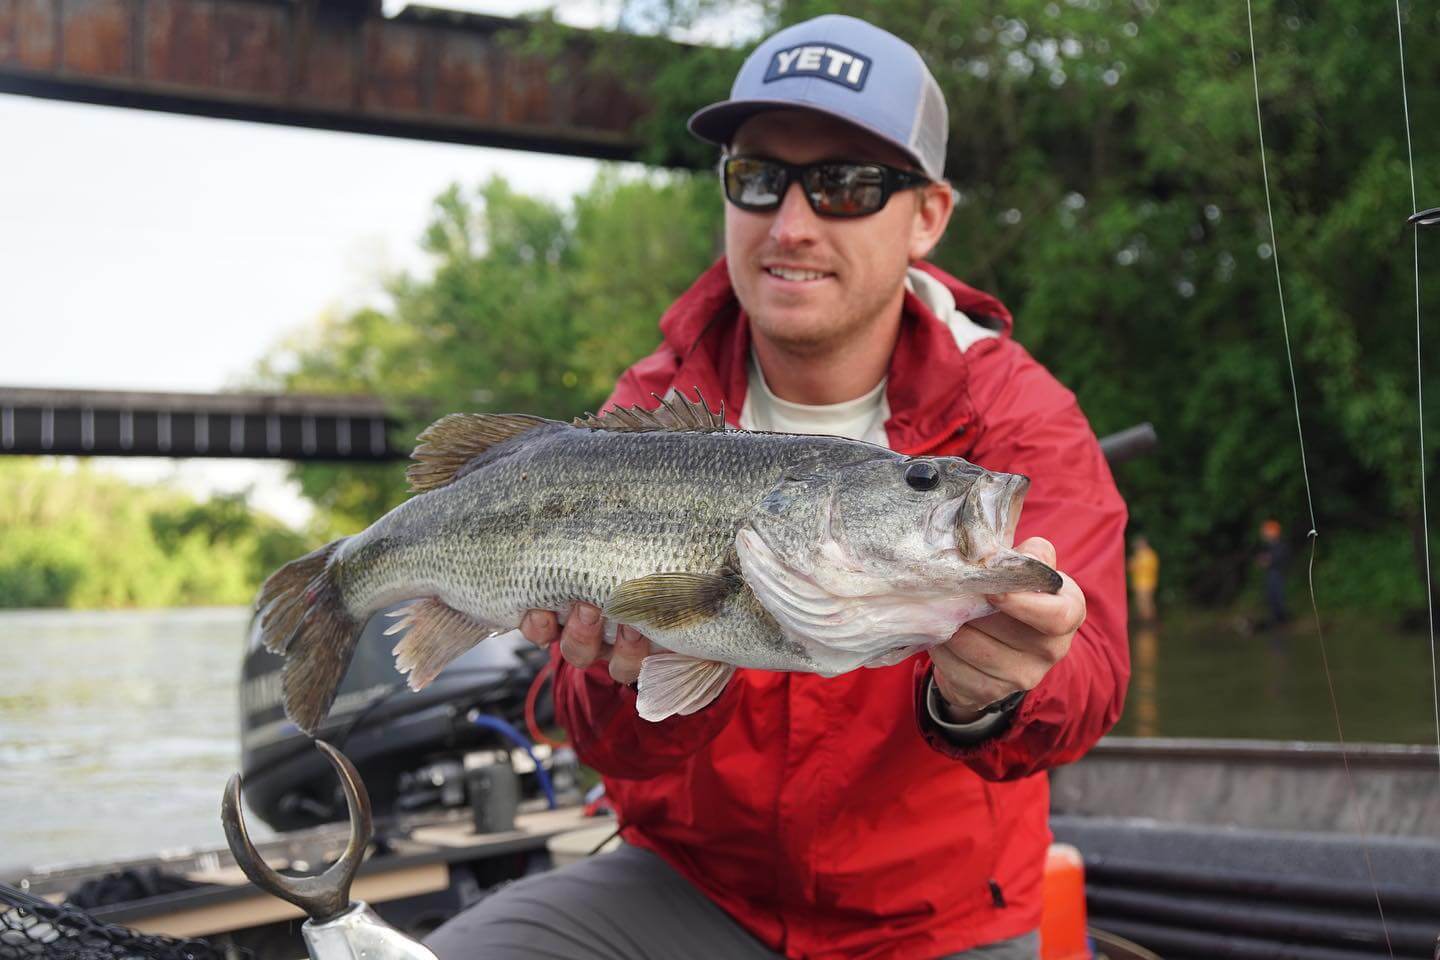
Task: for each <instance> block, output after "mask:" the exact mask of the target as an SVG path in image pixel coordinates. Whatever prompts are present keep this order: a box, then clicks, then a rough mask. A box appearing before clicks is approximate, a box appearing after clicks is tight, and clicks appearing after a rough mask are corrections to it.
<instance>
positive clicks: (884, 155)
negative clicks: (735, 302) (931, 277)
mask: <svg viewBox="0 0 1440 960" xmlns="http://www.w3.org/2000/svg"><path fill="white" fill-rule="evenodd" d="M730 153H732V154H734V155H737V156H758V157H767V158H771V159H776V160H785V161H788V162H790V163H812V162H815V161H820V160H856V161H878V162H881V163H887V164H890V165H891V166H895V167H901V168H907V169H908V168H913V167H914V164H913V163H912V162H910V161H909V160H908V158H906V156H905V154H904V153H902V152H901V151H900V150H898V149H896V148H895V147H893V146H891V145H890V144H888V143H886V142H884V141H883V140H880V139H879V138H877V137H874V136H872V135H870V134H868V133H866V132H865V131H863V130H861V129H859V128H858V127H853V126H851V125H849V124H847V123H843V122H841V121H839V120H835V119H832V118H830V117H826V116H824V115H823V114H819V113H814V112H811V111H807V110H775V111H771V112H768V113H762V114H758V115H756V116H754V117H752V118H750V119H749V120H747V121H746V122H745V123H744V124H743V125H742V126H741V127H740V129H739V130H738V131H737V132H736V134H735V138H734V140H733V142H732V143H731V145H730ZM922 189H925V190H926V191H927V193H930V194H932V200H933V202H934V203H940V204H941V205H942V206H943V207H944V210H943V216H942V217H941V220H940V222H939V224H938V229H936V225H935V223H934V220H935V217H936V213H935V211H934V210H927V209H926V205H927V204H928V203H930V202H931V201H927V204H922V203H921V202H920V197H919V193H920V192H919V191H911V190H906V191H899V192H896V193H894V194H892V195H891V196H890V201H889V202H888V203H887V204H886V205H885V206H884V208H883V209H881V210H879V211H878V212H876V213H874V214H871V215H869V216H865V217H855V218H851V219H833V218H825V217H821V216H819V215H817V214H816V213H815V212H814V211H813V210H811V209H810V204H809V202H808V201H806V199H805V195H804V193H803V191H802V189H801V187H800V185H799V184H798V183H792V184H790V186H789V188H788V191H787V192H786V195H785V197H784V199H783V201H782V202H781V204H780V207H779V209H777V210H773V211H770V212H768V213H750V212H747V211H745V210H741V209H739V208H738V207H736V206H734V205H733V204H731V203H728V202H727V203H726V204H725V254H726V258H727V260H728V263H729V268H730V282H731V284H732V285H733V286H734V288H735V292H736V295H737V296H738V297H739V298H740V303H741V305H742V306H743V307H744V308H745V312H746V313H747V314H749V316H750V321H751V323H752V324H753V325H754V327H755V330H756V332H757V334H759V335H762V336H764V337H766V338H767V339H769V340H771V341H772V342H774V343H775V344H776V345H777V346H780V347H782V348H785V349H788V350H793V351H796V352H801V353H821V352H825V351H826V350H827V349H828V348H830V347H832V346H833V345H834V344H835V343H837V342H843V341H844V340H845V339H847V337H849V336H852V335H853V334H854V333H855V332H856V331H858V330H862V329H864V328H866V327H868V326H870V325H871V324H874V323H876V322H878V321H879V320H881V319H882V318H885V317H887V316H889V315H890V311H892V310H898V307H899V303H900V300H901V298H902V297H903V295H904V294H903V291H902V288H903V285H904V281H905V270H906V268H907V267H908V266H909V264H910V261H911V260H912V259H919V258H920V257H922V256H924V255H925V253H927V252H928V251H929V248H930V246H931V245H932V244H933V243H934V242H935V240H937V239H938V238H939V234H940V231H943V229H944V220H946V219H948V216H949V207H950V205H949V203H948V188H946V187H930V188H922ZM942 191H943V192H944V194H945V197H944V200H945V201H947V202H943V203H942V202H941V201H940V200H939V199H938V198H934V197H933V195H934V194H936V193H939V192H942Z"/></svg>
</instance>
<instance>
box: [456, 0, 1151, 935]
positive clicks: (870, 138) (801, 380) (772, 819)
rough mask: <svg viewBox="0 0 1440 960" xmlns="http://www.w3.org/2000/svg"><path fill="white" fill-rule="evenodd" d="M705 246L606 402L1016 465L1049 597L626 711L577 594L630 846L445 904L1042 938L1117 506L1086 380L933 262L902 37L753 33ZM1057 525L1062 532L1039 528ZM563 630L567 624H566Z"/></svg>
mask: <svg viewBox="0 0 1440 960" xmlns="http://www.w3.org/2000/svg"><path fill="white" fill-rule="evenodd" d="M690 128H691V130H692V131H693V132H695V133H696V134H697V135H699V136H701V137H703V138H705V139H707V140H710V141H713V142H715V143H717V144H720V145H722V146H723V147H724V149H725V160H724V162H723V172H722V181H723V187H724V192H725V195H726V198H727V202H726V212H725V253H726V255H725V258H724V260H723V261H721V262H720V263H718V264H716V265H715V266H714V267H713V268H712V269H710V270H709V271H708V272H707V273H705V274H704V275H703V276H701V277H700V278H699V280H697V281H696V283H695V285H694V286H693V287H691V289H690V290H689V291H688V292H687V293H686V294H685V295H684V296H682V297H681V298H680V299H679V300H678V301H677V302H676V303H675V305H674V306H673V307H672V308H671V309H670V310H669V311H668V312H667V313H666V315H665V317H664V318H663V319H662V320H661V330H662V331H663V333H664V335H665V340H664V343H662V345H661V346H660V347H659V348H658V349H657V350H656V351H655V353H653V354H652V355H651V356H649V357H647V358H646V359H644V360H642V361H640V362H639V363H637V364H636V365H635V366H634V367H632V368H631V369H630V370H628V371H627V372H626V373H625V375H624V376H623V377H622V378H621V380H620V383H619V385H618V386H617V387H616V390H615V393H614V395H613V396H612V398H611V402H612V403H615V404H625V405H629V404H635V403H640V404H643V405H647V406H654V405H655V402H654V400H652V399H651V398H650V395H651V393H652V392H653V393H656V394H662V395H663V394H664V393H665V392H666V390H668V389H669V388H671V387H677V388H681V389H683V390H684V391H685V392H686V393H687V394H689V395H690V396H694V391H695V388H697V387H698V388H699V389H700V390H701V391H702V393H703V394H704V396H705V397H706V399H707V400H708V401H709V402H710V403H712V404H717V403H718V402H719V401H720V400H722V399H723V400H724V401H726V409H727V411H728V412H729V414H730V416H731V418H732V420H735V421H736V422H737V425H739V426H741V427H748V428H754V429H765V430H792V431H797V432H809V433H835V434H840V435H845V436H851V437H856V438H861V439H867V440H873V441H875V442H878V443H883V444H888V445H889V446H890V447H892V448H893V449H895V450H897V451H900V452H903V453H906V454H910V455H914V456H923V455H963V456H965V457H967V458H969V459H971V460H973V461H975V462H978V463H980V464H981V465H983V466H986V467H990V468H992V469H996V470H1004V471H1013V472H1019V473H1024V474H1027V475H1029V476H1030V477H1031V478H1032V481H1033V486H1032V487H1031V490H1030V493H1029V496H1028V497H1027V500H1026V503H1025V507H1024V512H1023V515H1022V518H1021V524H1020V527H1021V532H1022V534H1028V533H1031V532H1034V533H1039V534H1044V535H1045V536H1046V537H1048V538H1049V540H1045V539H1041V538H1040V537H1038V536H1032V537H1030V538H1029V539H1025V540H1024V542H1023V543H1021V544H1020V549H1021V550H1022V551H1024V552H1027V553H1029V554H1031V555H1032V556H1035V557H1037V558H1038V559H1041V560H1043V561H1045V562H1046V563H1049V564H1052V565H1054V566H1056V567H1057V569H1059V570H1060V571H1062V574H1063V575H1064V585H1063V587H1062V588H1061V590H1060V592H1059V593H1058V594H1056V595H1053V596H1052V595H1042V594H1034V593H1029V594H1012V595H1007V596H1002V597H997V598H995V599H994V603H995V606H996V607H997V609H998V611H999V612H997V613H995V614H994V615H992V616H990V617H986V618H983V619H982V620H979V621H975V622H972V623H970V624H967V625H965V626H963V627H961V628H960V629H959V630H957V632H956V633H955V635H954V636H953V637H952V638H951V639H950V640H949V641H948V642H947V643H946V644H944V645H942V646H939V647H936V648H935V649H933V650H932V651H930V652H929V653H928V654H919V655H917V656H915V657H913V658H911V659H910V660H907V661H905V662H903V663H900V664H897V665H895V666H892V667H887V668H882V669H873V670H871V669H866V670H858V671H855V672H853V673H850V674H845V675H843V676H840V677H835V678H832V679H824V678H821V677H818V676H812V675H802V674H787V673H770V672H764V671H754V670H742V671H740V672H739V673H737V674H736V676H735V678H734V679H733V680H732V681H731V682H730V684H729V686H728V687H727V689H726V690H725V692H724V693H723V694H722V695H721V696H720V697H719V698H718V699H717V700H716V701H715V702H714V703H712V704H710V705H709V706H708V707H706V708H704V709H702V710H700V711H699V712H697V713H695V714H692V715H690V716H683V717H680V716H677V717H672V718H670V719H668V720H665V721H663V722H661V723H650V722H647V721H645V720H643V719H641V718H640V717H639V716H638V715H637V714H636V710H635V692H634V691H633V689H631V687H630V684H631V683H632V682H633V681H634V680H635V679H636V677H637V676H638V674H639V664H640V661H641V660H642V659H643V657H644V656H645V655H646V654H647V653H648V652H649V651H650V645H649V642H648V641H647V640H646V639H645V638H643V637H641V636H639V635H637V634H636V633H634V632H633V631H631V630H630V629H629V628H624V627H622V628H621V629H620V630H619V632H618V635H617V637H616V641H615V643H614V646H613V648H612V647H607V645H606V644H605V643H604V641H603V637H602V632H601V631H602V624H601V623H600V620H599V612H598V611H597V610H595V609H594V608H593V607H586V606H577V608H576V609H574V610H572V611H571V613H570V615H569V617H568V618H567V619H566V622H565V626H564V630H563V632H562V631H561V630H560V629H559V627H558V626H557V624H556V620H555V617H554V616H553V615H551V614H548V613H542V612H538V611H532V612H531V614H530V615H528V616H527V618H526V621H525V625H524V630H525V633H526V636H527V637H529V638H530V639H531V641H532V642H535V643H538V644H540V645H542V646H544V645H548V646H550V647H551V648H552V649H555V648H558V655H557V658H556V663H557V670H556V679H555V699H556V706H557V710H558V713H559V717H560V721H561V723H562V724H563V725H564V726H565V728H566V729H567V730H568V731H569V734H570V737H571V739H572V740H573V742H574V745H575V747H576V749H577V751H578V752H579V754H580V756H581V758H582V759H583V760H584V761H585V762H586V763H588V764H589V765H591V766H592V767H594V768H595V769H596V770H598V771H600V772H601V773H602V774H603V775H604V776H605V782H606V786H607V789H608V791H609V794H610V796H611V798H612V800H613V801H614V804H615V807H616V809H617V812H618V815H619V820H620V824H621V828H622V833H623V835H624V837H625V839H626V841H627V842H628V843H627V846H626V847H625V848H624V849H623V850H622V851H620V852H617V853H613V854H606V855H602V856H599V857H594V858H591V859H590V860H588V861H586V862H583V863H581V864H578V865H576V866H574V867H570V868H566V869H564V870H560V871H556V872H553V873H549V874H544V875H540V876H537V877H532V878H528V879H526V880H524V881H521V882H519V883H517V884H514V885H513V886H511V887H509V888H507V889H506V890H504V891H502V892H500V893H498V894H496V895H494V896H492V897H490V898H489V899H487V900H485V901H482V903H480V904H479V905H478V906H477V907H475V908H474V909H472V910H471V911H469V912H467V913H466V914H462V915H461V916H460V917H458V918H457V919H455V920H454V921H452V922H451V923H449V924H447V925H446V926H445V927H442V928H441V929H440V930H438V931H437V932H436V934H435V935H434V937H433V939H432V946H434V947H435V949H436V950H437V952H438V953H439V954H440V956H441V957H442V960H451V958H456V960H458V958H461V957H468V956H473V957H476V958H481V957H504V958H510V957H517V958H518V957H605V958H612V957H613V958H622V957H623V958H630V957H646V958H652V957H653V958H661V957H686V958H692V957H693V958H710V957H715V958H720V957H725V958H730V957H739V958H773V957H775V956H786V957H797V958H798V957H815V958H830V957H835V958H838V957H887V958H889V957H893V958H916V960H920V958H925V960H930V958H936V957H952V958H958V957H964V958H981V957H985V958H992V960H1019V958H1026V960H1034V958H1035V957H1037V956H1038V947H1037V938H1036V935H1035V930H1036V928H1037V927H1038V924H1039V919H1040V882H1041V874H1042V865H1043V861H1044V857H1045V852H1046V848H1047V845H1048V843H1049V839H1050V838H1049V831H1048V828H1047V824H1046V815H1047V808H1048V784H1047V780H1046V776H1045V774H1044V773H1043V772H1042V771H1043V770H1045V769H1046V768H1047V767H1050V766H1053V765H1055V764H1058V763H1064V762H1068V761H1071V760H1074V759H1076V758H1077V757H1079V756H1081V755H1082V754H1083V753H1084V752H1085V751H1086V750H1087V749H1088V748H1089V747H1090V745H1091V744H1093V743H1094V741H1095V740H1096V739H1097V738H1098V737H1099V736H1100V735H1101V734H1102V733H1103V732H1104V731H1105V730H1106V729H1108V728H1109V727H1110V725H1111V724H1112V723H1113V722H1114V721H1115V719H1116V717H1117V716H1118V714H1119V711H1120V706H1121V701H1122V697H1123V691H1124V687H1125V681H1126V677H1127V675H1128V670H1129V664H1128V652H1127V644H1126V637H1125V613H1126V611H1125V606H1126V601H1125V582H1124V576H1125V568H1124V544H1123V539H1122V537H1123V531H1124V526H1125V509H1124V505H1123V504H1122V502H1121V500H1120V498H1119V496H1118V494H1117V493H1116V491H1115V488H1114V485H1113V483H1112V481H1111V478H1110V475H1109V472H1108V470H1107V468H1106V466H1105V463H1104V460H1103V458H1102V456H1101V453H1100V450H1099V447H1098V445H1097V444H1096V442H1095V439H1094V435H1093V434H1092V432H1091V431H1090V428H1089V426H1088V424H1087V423H1086V421H1085V419H1084V417H1083V415H1082V414H1081V413H1080V411H1079V409H1078V407H1077V406H1076V404H1075V400H1074V397H1073V396H1072V395H1071V394H1070V393H1069V392H1068V391H1066V390H1065V389H1064V388H1062V387H1061V386H1060V385H1059V384H1057V383H1056V382H1055V381H1054V380H1053V379H1052V378H1051V377H1050V376H1049V374H1048V373H1046V372H1045V370H1044V369H1043V368H1041V367H1040V366H1039V365H1038V364H1037V363H1035V361H1034V360H1032V359H1031V358H1030V357H1029V356H1028V355H1027V354H1026V353H1025V352H1024V350H1022V349H1021V348H1020V347H1019V346H1017V345H1016V344H1015V343H1014V341H1013V340H1011V339H1010V335H1009V334H1010V326H1011V320H1010V315H1009V313H1008V311H1007V310H1006V309H1005V307H1004V306H1003V305H1002V304H1001V303H1000V302H999V301H997V300H996V299H994V298H993V297H990V296H988V295H986V294H984V293H981V292H979V291H977V290H973V289H971V288H970V287H967V286H965V285H964V284H962V283H960V282H959V281H957V280H955V279H953V278H951V277H949V276H947V275H945V274H943V273H941V272H940V271H939V270H937V269H935V268H933V267H931V266H928V265H926V264H924V263H922V262H921V261H922V258H923V257H924V256H925V255H926V254H927V253H928V252H929V251H930V249H931V248H932V247H933V246H934V245H935V243H936V242H937V241H938V240H939V238H940V236H941V234H942V233H943V231H944V229H945V226H946V224H947V222H948V220H949V217H950V214H951V209H952V204H953V193H952V191H951V189H950V187H949V185H948V184H946V183H945V182H944V180H943V169H942V168H943V162H944V156H945V141H946V110H945V104H944V100H943V97H942V96H941V94H940V91H939V89H938V87H937V86H936V84H935V81H934V80H933V79H932V78H931V76H930V74H929V71H928V70H927V69H926V68H925V65H924V63H923V62H922V61H921V59H920V57H919V55H918V54H917V53H916V52H915V50H914V49H913V48H911V47H910V46H909V45H908V44H906V43H904V42H903V41H901V40H900V39H898V38H896V37H894V36H892V35H890V34H888V33H885V32H884V31H881V30H879V29H877V28H875V27H873V26H870V25H869V24H866V23H863V22H861V21H859V20H855V19H852V18H849V17H839V16H825V17H820V18H817V19H815V20H811V21H809V22H807V23H803V24H800V25H797V26H794V27H791V28H788V29H786V30H783V31H781V32H780V33H778V34H776V35H775V36H773V37H771V38H769V39H768V40H766V41H765V42H764V43H762V44H761V45H760V47H759V48H758V49H757V50H756V51H755V52H754V53H753V54H752V55H751V56H750V58H749V59H748V60H747V61H746V63H745V65H744V66H743V67H742V68H741V70H740V73H739V75H738V76H737V78H736V80H735V83H734V86H733V88H732V91H731V97H730V99H729V100H728V101H725V102H723V103H720V104H716V105H713V106H711V107H708V108H706V109H705V110H702V111H700V112H699V113H697V114H696V115H695V116H694V117H693V118H691V121H690ZM1052 544H1053V545H1052ZM557 641H558V642H557Z"/></svg>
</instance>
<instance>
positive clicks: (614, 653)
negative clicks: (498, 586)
mask: <svg viewBox="0 0 1440 960" xmlns="http://www.w3.org/2000/svg"><path fill="white" fill-rule="evenodd" d="M520 632H521V633H523V634H524V635H525V639H526V640H529V641H530V642H531V643H533V644H535V646H537V647H539V648H540V649H541V650H546V649H549V647H550V644H552V643H554V642H555V641H556V640H559V641H560V655H561V656H562V657H564V658H565V662H566V663H568V664H570V665H571V666H572V667H576V668H578V669H580V670H587V669H589V667H590V665H591V664H593V663H595V661H597V660H609V661H610V676H611V677H612V678H613V679H614V680H615V682H616V683H634V682H635V681H636V679H638V678H639V676H640V661H641V660H644V659H645V658H646V657H648V656H650V654H652V653H654V652H655V651H656V649H657V648H656V647H655V646H654V645H653V644H651V643H650V641H649V640H647V639H646V638H645V637H643V636H641V635H640V633H639V632H638V631H636V630H635V628H633V627H628V626H624V625H621V626H620V628H619V629H618V630H617V631H616V633H615V643H614V645H613V646H612V645H610V644H607V643H606V642H605V621H604V619H603V618H602V617H601V616H600V608H599V607H595V606H592V605H591V604H588V603H576V604H574V605H573V606H571V608H570V613H569V615H568V616H567V617H566V618H565V627H564V628H563V629H562V628H561V627H560V624H559V620H558V618H557V617H556V616H555V614H553V613H551V612H550V611H549V610H527V611H525V616H524V617H523V618H521V620H520Z"/></svg>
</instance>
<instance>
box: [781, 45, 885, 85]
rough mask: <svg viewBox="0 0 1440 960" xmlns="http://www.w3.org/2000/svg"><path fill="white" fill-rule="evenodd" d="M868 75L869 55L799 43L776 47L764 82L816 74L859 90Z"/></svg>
mask: <svg viewBox="0 0 1440 960" xmlns="http://www.w3.org/2000/svg"><path fill="white" fill-rule="evenodd" d="M869 76H870V58H869V57H862V56H861V55H860V54H858V53H855V52H854V51H851V50H846V49H844V48H843V47H829V46H823V45H820V44H811V43H806V44H801V45H800V46H798V47H791V48H790V49H788V50H777V51H776V52H775V55H774V56H773V57H771V58H770V68H769V69H768V70H766V71H765V82H766V83H770V82H771V81H772V80H784V79H786V78H788V77H819V78H820V79H822V80H829V81H830V82H831V83H838V84H840V85H841V86H842V87H849V88H850V89H851V90H860V89H862V88H863V87H864V86H865V81H866V80H867V79H868V78H869Z"/></svg>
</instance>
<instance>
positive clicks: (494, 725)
mask: <svg viewBox="0 0 1440 960" xmlns="http://www.w3.org/2000/svg"><path fill="white" fill-rule="evenodd" d="M470 721H471V722H472V723H474V724H475V726H477V727H484V728H485V729H487V730H494V731H495V732H496V733H498V734H500V735H501V736H504V737H507V738H509V739H510V741H511V742H512V743H514V744H515V745H516V746H517V747H519V748H520V749H521V750H524V751H525V753H526V754H528V755H529V757H530V760H531V761H532V762H533V763H534V764H535V779H537V780H539V781H540V790H541V791H542V792H543V793H544V794H545V800H546V802H547V803H549V804H550V809H551V810H554V809H555V808H556V807H557V806H559V804H557V803H556V802H555V788H554V787H553V786H551V784H550V774H549V773H548V772H547V771H546V770H545V768H544V767H543V766H541V765H540V758H539V757H537V756H535V745H534V744H533V743H531V742H530V739H529V738H528V737H526V736H525V734H523V733H521V732H520V731H519V730H516V729H515V728H514V727H512V726H511V725H510V724H508V723H506V722H505V721H504V720H501V719H500V718H499V717H492V716H490V715H489V714H486V713H480V712H479V711H477V710H472V711H471V712H470Z"/></svg>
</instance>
